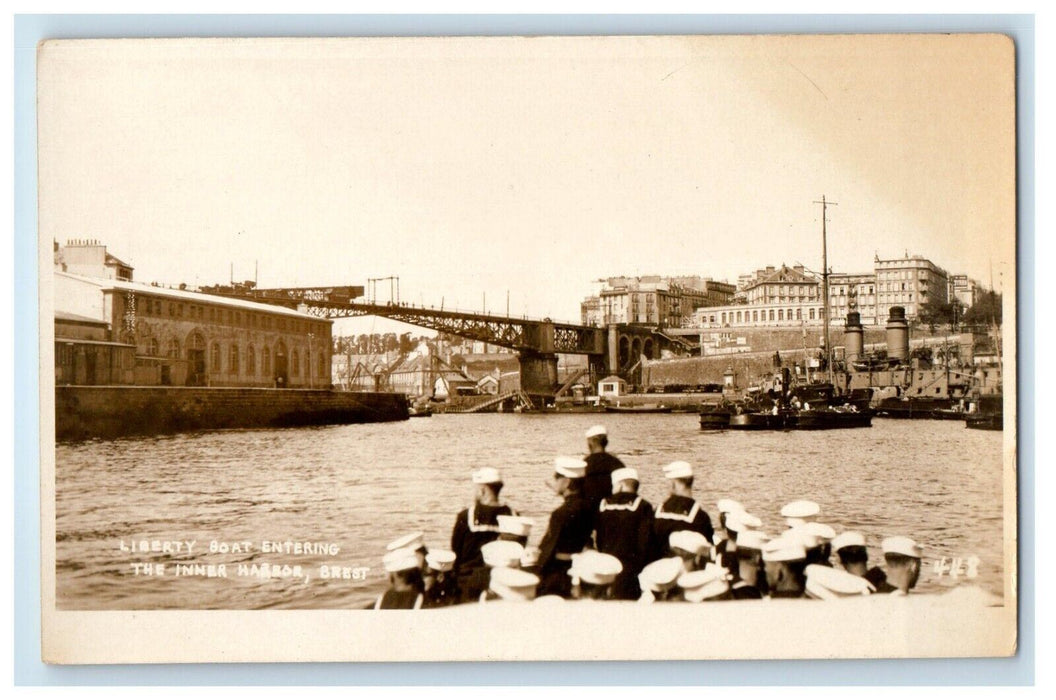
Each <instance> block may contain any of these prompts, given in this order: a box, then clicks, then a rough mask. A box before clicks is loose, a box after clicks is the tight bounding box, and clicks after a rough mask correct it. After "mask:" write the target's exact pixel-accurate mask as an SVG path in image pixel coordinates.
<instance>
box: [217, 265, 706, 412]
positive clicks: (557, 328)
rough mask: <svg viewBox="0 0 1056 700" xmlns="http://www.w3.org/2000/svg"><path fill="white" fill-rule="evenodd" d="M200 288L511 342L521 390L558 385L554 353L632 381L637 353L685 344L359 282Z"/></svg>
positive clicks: (643, 329)
mask: <svg viewBox="0 0 1056 700" xmlns="http://www.w3.org/2000/svg"><path fill="white" fill-rule="evenodd" d="M202 291H203V292H207V293H209V294H215V295H218V296H225V297H230V298H237V299H244V300H246V301H255V302H260V303H266V304H276V305H280V306H286V307H289V308H292V309H298V310H300V311H303V312H306V313H309V314H312V315H314V316H319V317H321V318H331V319H333V318H350V317H356V316H381V317H384V318H390V319H393V320H395V321H402V322H403V323H408V324H411V325H415V326H419V327H422V328H428V329H430V330H434V331H438V332H441V333H447V334H451V335H457V336H459V337H462V338H468V339H471V340H477V341H482V342H485V343H489V344H491V345H498V346H500V347H505V348H510V349H511V350H515V351H517V355H518V360H519V363H520V370H521V389H522V391H524V392H525V393H526V394H528V395H529V396H532V397H540V398H547V397H553V396H554V395H555V394H556V392H557V391H558V388H559V386H560V382H559V381H558V376H557V355H558V354H571V355H586V356H587V357H588V364H589V367H590V378H591V381H592V382H595V383H596V382H597V381H598V380H600V379H601V378H603V377H604V376H607V375H610V374H617V375H620V376H623V377H624V378H625V379H628V380H629V381H632V380H633V377H631V376H628V375H630V374H633V373H634V371H635V370H636V368H637V367H639V366H640V360H641V359H642V358H643V357H644V358H648V359H656V358H659V357H660V352H661V350H662V349H666V348H674V349H678V350H682V349H685V348H686V347H687V345H686V343H685V341H683V340H682V339H681V338H673V337H672V336H670V335H668V334H666V333H664V332H663V330H662V329H660V328H651V327H647V326H636V325H629V324H619V325H616V324H614V325H610V326H608V327H606V328H597V327H593V326H583V325H578V324H574V323H565V322H560V321H554V320H552V319H549V318H543V319H534V318H527V317H521V318H517V317H510V316H498V315H494V314H488V313H475V312H467V311H454V310H445V309H442V308H439V309H438V308H434V307H426V306H414V305H410V304H402V303H392V302H390V303H384V304H378V303H369V302H364V301H357V299H358V298H359V297H360V296H361V295H362V294H363V288H362V287H297V288H281V289H256V288H251V287H247V286H243V285H238V286H233V287H227V286H224V287H210V288H205V289H203V290H202ZM632 383H636V382H634V381H632Z"/></svg>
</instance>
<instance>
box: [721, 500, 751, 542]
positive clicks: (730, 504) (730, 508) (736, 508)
mask: <svg viewBox="0 0 1056 700" xmlns="http://www.w3.org/2000/svg"><path fill="white" fill-rule="evenodd" d="M715 509H716V510H717V511H718V512H719V528H718V530H722V532H723V534H722V535H720V534H719V531H718V530H716V531H715V536H714V538H713V539H714V540H715V541H716V544H718V543H720V542H722V541H723V540H725V539H726V538H728V537H729V533H727V532H726V517H727V516H728V515H729V514H730V513H743V512H745V510H744V506H743V505H741V503H740V502H739V501H735V500H733V499H732V498H720V499H719V502H718V503H716V504H715Z"/></svg>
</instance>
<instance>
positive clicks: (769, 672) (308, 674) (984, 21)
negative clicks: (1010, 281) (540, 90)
mask: <svg viewBox="0 0 1056 700" xmlns="http://www.w3.org/2000/svg"><path fill="white" fill-rule="evenodd" d="M14 28H15V32H14V45H15V56H14V64H15V76H14V78H15V113H14V116H15V121H14V125H15V134H14V153H15V208H14V211H15V222H14V223H15V228H14V231H15V234H14V268H15V278H14V283H15V287H14V291H15V294H14V297H15V313H14V334H13V338H14V357H15V368H14V369H15V372H14V377H13V381H14V398H15V407H16V408H15V412H14V420H15V425H14V434H15V435H16V436H17V437H16V442H15V445H14V456H15V470H14V480H15V481H14V486H15V491H14V495H15V504H14V506H15V510H14V514H15V571H16V572H18V573H17V575H16V576H15V581H14V594H15V600H14V619H15V637H14V648H15V659H14V661H15V664H14V669H15V682H16V684H19V685H97V684H98V685H166V684H176V685H293V684H297V685H304V684H316V685H340V684H355V685H361V684H362V685H366V684H374V685H377V684H382V685H388V684H400V685H405V684H411V685H422V684H427V685H438V684H452V683H458V684H469V685H485V684H503V685H513V684H516V685H521V684H566V685H578V684H589V685H685V684H701V683H707V684H708V685H737V684H751V685H787V684H793V685H801V684H811V685H838V684H847V685H888V684H912V685H976V684H979V685H1024V684H1032V683H1033V682H1034V654H1035V638H1034V484H1035V479H1034V415H1033V405H1034V388H1033V385H1034V335H1033V326H1034V317H1035V311H1034V287H1035V284H1034V128H1035V127H1034V17H1033V16H1031V15H970V16H969V15H965V16H941V15H921V16H914V17H905V16H895V15H843V16H829V15H817V16H806V15H760V16H748V15H726V16H708V15H669V16H656V15H622V16H583V15H572V16H549V15H540V16H531V15H509V16H475V15H472V16H455V15H437V16H413V15H411V16H356V15H349V16H297V15H289V16H287V15H273V16H233V15H214V16H163V15H115V16H93V15H55V16H43V15H33V16H17V17H15V27H14ZM860 32H999V33H1003V34H1007V35H1009V36H1011V37H1012V38H1013V39H1014V40H1015V43H1016V65H1017V79H1016V81H1017V85H1016V87H1017V102H1018V105H1017V107H1018V121H1017V137H1018V143H1017V157H1018V165H1017V167H1018V192H1019V201H1018V222H1019V232H1018V235H1019V239H1018V253H1017V262H1018V266H1019V267H1018V270H1019V286H1018V290H1019V298H1018V300H1017V305H1018V306H1017V311H1018V321H1019V328H1018V338H1019V359H1018V367H1019V377H1018V379H1017V386H1018V391H1019V405H1020V407H1021V408H1020V411H1019V465H1018V466H1019V500H1018V503H1019V524H1020V532H1019V552H1020V555H1019V564H1020V568H1019V583H1020V591H1019V594H1020V597H1019V651H1018V654H1017V655H1016V656H1015V657H1013V658H1010V659H954V660H946V659H935V660H920V659H909V660H902V659H891V660H877V661H733V662H730V661H725V662H718V661H700V662H684V661H683V662H651V663H649V662H576V663H538V662H521V663H475V664H469V663H419V664H383V663H371V664H195V665H182V666H177V665H156V666H95V667H57V666H51V667H49V666H46V665H44V664H42V663H41V662H40V597H39V586H40V577H39V570H40V552H39V527H38V522H39V517H40V511H39V495H40V494H39V489H38V481H39V470H38V457H39V455H38V438H39V430H38V422H37V417H38V406H39V402H38V379H39V378H38V374H37V362H36V359H37V344H38V343H37V339H38V328H37V312H36V309H37V274H36V269H37V265H36V260H37V255H36V251H37V239H36V230H37V212H36V176H37V171H36V123H35V120H36V113H35V80H36V74H35V61H36V45H37V43H38V42H39V41H41V40H43V39H54V38H111V37H113V38H116V37H152V36H158V37H184V36H436V35H504V34H515V35H548V34H566V35H591V34H594V35H603V34H638V35H643V34H733V33H737V34H744V33H860Z"/></svg>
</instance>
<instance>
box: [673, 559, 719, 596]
mask: <svg viewBox="0 0 1056 700" xmlns="http://www.w3.org/2000/svg"><path fill="white" fill-rule="evenodd" d="M729 578H730V577H729V572H727V571H726V569H724V568H722V567H721V566H719V565H718V564H711V563H709V564H708V565H707V566H706V567H704V568H703V569H701V570H699V571H689V572H686V573H684V574H682V575H681V576H679V577H678V587H679V588H680V589H681V590H682V598H683V599H684V600H686V601H687V602H690V603H700V602H703V601H710V600H729V599H730V597H731V596H730V584H729Z"/></svg>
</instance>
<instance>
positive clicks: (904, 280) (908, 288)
mask: <svg viewBox="0 0 1056 700" xmlns="http://www.w3.org/2000/svg"><path fill="white" fill-rule="evenodd" d="M875 267H876V313H877V318H878V319H883V320H885V321H886V319H887V315H888V311H889V309H890V308H891V307H892V306H902V307H905V309H906V318H908V319H913V318H916V317H917V316H918V315H919V313H920V307H921V306H922V305H924V304H926V303H928V302H929V301H935V302H937V303H940V304H945V303H947V301H948V300H949V296H948V293H949V275H948V274H947V273H946V271H945V270H943V269H942V268H941V267H939V266H938V265H936V264H935V263H933V262H931V261H930V260H928V259H927V258H924V257H922V256H920V255H912V256H911V255H908V254H907V255H905V256H904V257H901V258H895V259H889V260H880V259H879V258H877V259H876V260H875Z"/></svg>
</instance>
